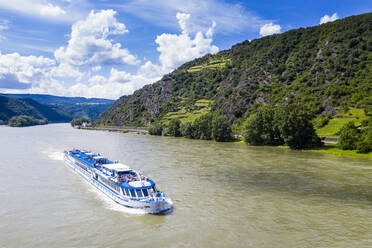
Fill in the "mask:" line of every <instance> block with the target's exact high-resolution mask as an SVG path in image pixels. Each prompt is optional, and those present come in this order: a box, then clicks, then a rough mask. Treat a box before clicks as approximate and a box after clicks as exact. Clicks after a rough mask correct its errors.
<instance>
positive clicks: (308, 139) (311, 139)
mask: <svg viewBox="0 0 372 248" xmlns="http://www.w3.org/2000/svg"><path fill="white" fill-rule="evenodd" d="M280 123H281V124H280V133H281V137H282V138H283V140H284V142H285V143H286V144H287V145H288V146H289V147H290V148H292V149H304V148H310V147H317V146H321V145H322V142H321V140H320V138H319V137H318V136H317V134H316V133H315V129H314V127H313V124H312V123H311V116H310V115H309V114H308V113H307V112H306V111H305V110H302V109H301V108H299V107H298V106H288V107H286V108H285V109H284V111H283V115H282V116H281V118H280Z"/></svg>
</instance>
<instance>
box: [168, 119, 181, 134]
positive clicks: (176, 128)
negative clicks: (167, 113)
mask: <svg viewBox="0 0 372 248" xmlns="http://www.w3.org/2000/svg"><path fill="white" fill-rule="evenodd" d="M180 125H181V121H180V120H179V119H172V120H171V121H170V122H169V124H168V135H170V136H174V137H179V136H181V130H180Z"/></svg>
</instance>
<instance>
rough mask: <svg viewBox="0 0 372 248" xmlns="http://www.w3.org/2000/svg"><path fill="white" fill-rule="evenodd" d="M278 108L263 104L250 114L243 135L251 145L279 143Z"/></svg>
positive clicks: (281, 140)
mask: <svg viewBox="0 0 372 248" xmlns="http://www.w3.org/2000/svg"><path fill="white" fill-rule="evenodd" d="M281 114H282V110H281V109H280V108H275V107H272V106H264V107H261V108H260V109H258V110H257V111H256V113H255V114H253V115H251V116H250V117H249V118H248V119H247V120H246V122H245V125H244V132H243V136H244V138H245V141H246V142H248V143H250V144H252V145H281V144H283V143H284V141H283V139H282V137H281V135H280V130H279V126H280V119H279V117H280V116H281Z"/></svg>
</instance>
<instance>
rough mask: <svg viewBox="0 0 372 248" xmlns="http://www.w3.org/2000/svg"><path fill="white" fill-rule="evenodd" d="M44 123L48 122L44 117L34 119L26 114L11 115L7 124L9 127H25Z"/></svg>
mask: <svg viewBox="0 0 372 248" xmlns="http://www.w3.org/2000/svg"><path fill="white" fill-rule="evenodd" d="M44 124H48V121H47V120H45V119H43V120H39V119H35V118H33V117H31V116H27V115H20V116H13V117H12V118H10V120H9V121H8V125H9V126H11V127H27V126H35V125H44Z"/></svg>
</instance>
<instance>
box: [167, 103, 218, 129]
mask: <svg viewBox="0 0 372 248" xmlns="http://www.w3.org/2000/svg"><path fill="white" fill-rule="evenodd" d="M183 105H184V104H181V106H183ZM212 105H213V101H210V100H204V99H202V100H198V101H196V102H195V104H194V105H192V106H185V107H182V108H181V109H179V110H178V111H176V112H168V113H167V114H165V115H164V117H163V118H162V119H161V122H163V123H168V122H169V121H171V120H172V119H180V121H181V122H186V121H194V120H195V119H196V118H198V117H199V116H201V115H203V114H206V113H209V112H210V110H211V106H212Z"/></svg>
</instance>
